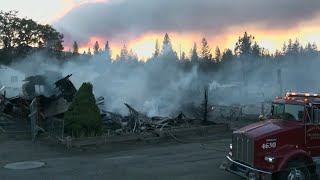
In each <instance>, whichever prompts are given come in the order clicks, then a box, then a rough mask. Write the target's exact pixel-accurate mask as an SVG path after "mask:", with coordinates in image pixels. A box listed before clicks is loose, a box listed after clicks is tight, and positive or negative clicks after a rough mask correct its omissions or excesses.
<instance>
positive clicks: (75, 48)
mask: <svg viewBox="0 0 320 180" xmlns="http://www.w3.org/2000/svg"><path fill="white" fill-rule="evenodd" d="M72 53H73V54H79V47H78V44H77V42H76V41H75V42H74V43H73V46H72Z"/></svg>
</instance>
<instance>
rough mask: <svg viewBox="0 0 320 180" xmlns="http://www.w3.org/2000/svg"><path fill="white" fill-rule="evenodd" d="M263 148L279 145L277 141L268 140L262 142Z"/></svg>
mask: <svg viewBox="0 0 320 180" xmlns="http://www.w3.org/2000/svg"><path fill="white" fill-rule="evenodd" d="M261 147H262V149H271V148H276V147H277V142H266V143H264V144H262V146H261Z"/></svg>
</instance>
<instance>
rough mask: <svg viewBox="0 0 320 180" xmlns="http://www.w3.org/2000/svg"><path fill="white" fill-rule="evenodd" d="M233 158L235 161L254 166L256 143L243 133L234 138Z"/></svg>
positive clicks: (236, 134)
mask: <svg viewBox="0 0 320 180" xmlns="http://www.w3.org/2000/svg"><path fill="white" fill-rule="evenodd" d="M232 157H233V159H234V160H236V161H239V162H242V163H245V164H247V165H250V166H253V157H254V141H253V139H251V138H249V137H247V136H246V135H244V134H242V133H235V134H233V137H232Z"/></svg>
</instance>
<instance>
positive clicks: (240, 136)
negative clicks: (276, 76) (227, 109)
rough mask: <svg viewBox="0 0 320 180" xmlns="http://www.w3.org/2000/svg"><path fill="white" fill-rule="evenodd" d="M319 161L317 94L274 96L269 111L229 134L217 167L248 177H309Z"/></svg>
mask: <svg viewBox="0 0 320 180" xmlns="http://www.w3.org/2000/svg"><path fill="white" fill-rule="evenodd" d="M319 160H320V94H312V93H295V92H289V93H287V94H286V96H285V97H276V99H275V100H274V101H273V102H272V106H271V114H270V115H268V116H267V117H264V118H263V119H262V120H261V121H260V122H257V123H255V124H251V125H248V126H246V127H243V128H240V129H238V130H236V131H234V132H233V134H232V144H230V152H229V154H228V155H227V161H226V162H225V163H223V164H222V165H221V168H222V169H224V170H226V171H229V172H232V173H234V174H237V175H239V176H241V177H243V178H247V179H250V180H270V179H272V180H274V179H276V180H294V179H299V180H310V179H313V178H314V177H316V176H317V173H316V167H317V162H319Z"/></svg>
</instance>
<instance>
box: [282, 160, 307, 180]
mask: <svg viewBox="0 0 320 180" xmlns="http://www.w3.org/2000/svg"><path fill="white" fill-rule="evenodd" d="M277 180H311V174H310V171H309V169H308V168H307V167H306V166H305V163H304V162H302V161H297V162H289V163H288V164H287V166H286V167H285V168H284V169H283V170H282V171H281V172H280V173H279V175H278V177H277Z"/></svg>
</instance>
